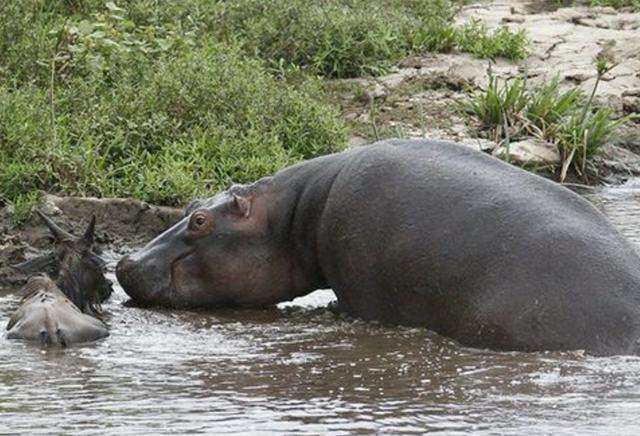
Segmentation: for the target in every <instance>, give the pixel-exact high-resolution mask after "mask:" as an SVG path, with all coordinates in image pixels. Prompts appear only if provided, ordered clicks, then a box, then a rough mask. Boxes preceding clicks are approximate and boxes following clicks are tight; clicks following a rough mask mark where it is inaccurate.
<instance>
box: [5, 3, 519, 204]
mask: <svg viewBox="0 0 640 436" xmlns="http://www.w3.org/2000/svg"><path fill="white" fill-rule="evenodd" d="M463 2H464V0H390V1H387V0H327V1H322V2H307V1H304V0H291V1H289V0H233V1H222V0H219V1H209V0H184V1H181V2H157V1H155V0H134V1H130V2H124V1H105V0H33V1H29V2H26V1H17V2H0V16H1V17H2V19H0V205H2V204H3V203H4V204H6V203H9V204H11V205H13V207H14V209H15V210H16V212H17V214H18V215H20V216H23V215H25V214H26V213H27V212H28V210H29V209H30V206H31V204H32V203H33V202H34V201H36V200H37V198H38V195H39V194H38V192H40V191H42V190H44V191H49V192H57V193H64V194H71V195H95V196H133V197H137V198H140V199H143V200H146V201H151V202H156V203H161V204H172V205H175V204H181V203H184V202H185V201H186V200H187V199H189V198H191V197H193V196H197V195H206V194H208V193H210V192H211V191H214V190H218V189H220V188H223V187H225V186H227V185H228V184H230V183H231V182H232V181H234V182H246V181H250V180H253V179H256V178H259V177H261V176H263V175H265V174H268V173H272V172H275V171H276V170H278V169H279V168H281V167H282V166H285V165H288V164H291V163H293V162H296V161H298V160H300V159H305V158H311V157H314V156H317V155H321V154H325V153H329V152H333V151H335V150H339V149H341V148H342V147H344V145H345V142H346V128H345V126H344V124H343V122H342V120H341V119H340V115H339V113H338V111H337V110H336V109H334V107H333V106H332V105H331V104H330V103H329V102H328V101H329V100H328V99H327V97H326V96H325V95H324V91H323V87H322V86H321V85H320V83H319V79H318V78H317V76H318V75H321V76H325V77H353V76H360V75H366V74H379V73H381V72H383V71H386V70H387V69H388V68H389V67H390V66H391V65H392V64H393V63H395V62H396V61H398V60H399V59H400V58H402V57H405V56H407V55H409V54H412V53H418V52H423V51H449V50H456V49H457V50H462V51H468V52H471V53H473V54H474V55H476V56H481V57H496V56H506V57H509V58H512V59H518V58H521V57H523V56H525V45H526V38H525V37H524V34H523V33H519V32H511V31H510V30H508V29H507V28H501V29H498V30H496V31H494V32H490V31H489V30H487V29H486V28H485V27H484V26H482V25H480V24H479V23H475V22H473V23H470V24H469V25H467V26H463V27H460V28H458V27H456V26H455V25H454V24H453V23H452V18H453V14H454V13H455V11H456V7H455V6H456V4H460V3H463Z"/></svg>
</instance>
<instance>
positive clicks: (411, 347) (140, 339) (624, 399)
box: [0, 182, 640, 434]
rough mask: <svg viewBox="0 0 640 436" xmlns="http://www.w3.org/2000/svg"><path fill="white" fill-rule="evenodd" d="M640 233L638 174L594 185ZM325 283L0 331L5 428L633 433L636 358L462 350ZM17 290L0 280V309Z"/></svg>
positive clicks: (639, 391)
mask: <svg viewBox="0 0 640 436" xmlns="http://www.w3.org/2000/svg"><path fill="white" fill-rule="evenodd" d="M591 198H592V199H593V201H594V202H595V203H596V204H597V205H598V207H600V208H601V209H602V210H603V211H605V213H607V214H608V215H609V216H610V217H611V219H612V220H613V221H614V222H615V224H616V225H617V226H619V227H620V229H621V230H622V232H623V233H624V234H625V235H627V236H628V237H629V238H630V239H631V240H633V241H634V242H636V243H640V183H639V182H632V183H629V184H627V185H624V186H622V187H616V188H608V189H604V190H602V191H601V192H598V193H597V194H595V195H593V196H591ZM332 299H333V294H332V293H331V292H330V291H319V292H316V293H314V294H312V295H310V296H307V297H305V298H303V299H299V300H297V301H296V302H294V303H289V304H285V305H281V306H280V307H278V308H273V309H271V310H266V311H257V310H256V311H232V310H227V311H221V312H216V313H193V312H168V311H158V310H149V309H140V308H129V307H123V306H122V303H123V302H124V301H125V300H126V297H125V294H124V293H123V292H122V290H121V289H118V291H117V292H116V294H115V296H114V298H113V299H112V300H111V302H110V303H109V304H107V305H106V309H107V310H108V311H109V312H110V313H111V317H110V318H109V320H108V321H109V324H110V326H111V336H110V337H109V338H107V339H106V340H103V341H101V342H99V343H97V344H94V345H89V346H81V347H73V348H70V349H67V350H45V349H41V348H40V347H36V346H32V345H26V344H24V343H21V342H14V341H7V340H6V339H4V338H2V339H0V433H12V434H15V433H18V432H23V433H33V432H36V431H45V432H53V433H60V432H74V433H84V434H104V433H105V431H106V432H109V433H154V434H157V433H177V432H203V433H205V432H215V433H224V432H230V433H232V432H242V433H274V432H285V433H287V432H288V433H296V434H298V433H309V434H317V433H325V432H334V433H360V432H383V433H400V432H402V433H412V432H415V433H421V432H424V431H425V430H444V431H446V432H448V433H456V432H460V433H462V432H468V431H474V432H475V433H478V434H493V433H501V434H509V433H511V434H521V433H523V432H525V431H526V432H528V433H546V434H548V433H553V434H563V433H564V434H576V433H582V434H584V433H586V432H592V433H594V434H597V433H602V432H606V433H614V432H616V433H618V434H632V433H635V432H636V431H637V428H638V427H637V426H638V423H639V422H640V359H639V358H636V357H612V358H592V357H584V356H581V355H580V354H579V353H537V354H525V353H494V352H489V351H482V350H470V349H465V348H461V347H460V346H458V345H456V344H455V343H452V342H450V341H448V340H445V339H443V338H440V337H438V336H436V335H434V334H431V333H429V332H427V331H425V330H422V329H410V328H387V327H381V326H378V325H374V324H366V323H362V322H358V321H351V320H347V319H342V318H340V317H338V316H336V315H334V314H332V313H331V312H329V311H328V310H326V309H325V308H324V307H325V306H326V305H327V303H328V302H329V301H331V300H332ZM17 301H18V296H17V295H15V294H13V293H8V294H7V293H5V294H2V295H0V320H1V322H3V323H4V322H6V318H7V317H8V315H9V314H10V313H11V312H12V310H13V309H14V308H15V307H16V305H17Z"/></svg>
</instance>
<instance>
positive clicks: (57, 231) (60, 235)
mask: <svg viewBox="0 0 640 436" xmlns="http://www.w3.org/2000/svg"><path fill="white" fill-rule="evenodd" d="M36 213H37V214H38V215H39V216H40V218H42V221H44V223H45V224H46V225H47V227H48V228H49V231H51V234H52V235H53V237H54V238H55V240H56V242H61V241H65V240H69V239H73V236H71V234H70V233H68V232H65V231H64V230H62V229H61V228H60V227H58V225H57V224H56V223H54V222H53V221H52V220H51V219H50V218H49V217H48V216H46V215H45V214H44V213H42V212H41V211H39V210H36Z"/></svg>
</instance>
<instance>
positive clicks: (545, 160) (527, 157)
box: [493, 138, 560, 164]
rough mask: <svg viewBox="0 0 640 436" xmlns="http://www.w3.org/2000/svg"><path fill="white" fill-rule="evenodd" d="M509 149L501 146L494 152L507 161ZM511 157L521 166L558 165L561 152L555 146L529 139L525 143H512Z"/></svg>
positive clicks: (510, 148)
mask: <svg viewBox="0 0 640 436" xmlns="http://www.w3.org/2000/svg"><path fill="white" fill-rule="evenodd" d="M506 154H507V147H505V146H500V147H498V148H496V149H495V150H494V151H493V155H494V156H497V157H500V158H502V159H506ZM509 157H510V159H511V160H513V161H515V162H518V163H520V164H558V163H560V152H559V151H558V147H556V146H555V144H552V143H550V142H546V141H541V140H539V139H535V138H528V139H525V140H523V141H517V142H512V143H511V144H510V145H509Z"/></svg>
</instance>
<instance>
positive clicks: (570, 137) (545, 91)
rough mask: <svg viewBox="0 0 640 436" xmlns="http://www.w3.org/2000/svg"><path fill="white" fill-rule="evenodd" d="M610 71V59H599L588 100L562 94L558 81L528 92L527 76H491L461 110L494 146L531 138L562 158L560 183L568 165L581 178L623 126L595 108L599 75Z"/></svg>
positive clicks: (576, 90) (605, 110)
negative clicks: (553, 147) (477, 123)
mask: <svg viewBox="0 0 640 436" xmlns="http://www.w3.org/2000/svg"><path fill="white" fill-rule="evenodd" d="M614 67H615V65H614V64H611V63H610V61H609V60H607V59H604V58H601V59H598V61H597V65H596V68H597V79H596V82H595V85H594V88H593V90H592V92H591V94H590V96H589V98H587V97H586V96H585V95H584V93H583V92H582V91H581V90H580V89H579V88H573V89H569V90H566V91H561V90H560V89H559V82H558V78H557V77H556V78H555V79H553V80H551V81H550V82H548V83H545V84H542V85H540V86H537V87H533V88H531V89H529V87H528V86H527V83H526V78H525V77H518V78H515V79H513V80H508V81H503V82H500V80H498V79H497V78H496V77H495V76H494V75H493V74H492V73H491V71H489V85H488V86H487V89H486V90H484V91H481V92H478V93H476V94H475V95H473V96H472V97H471V98H470V101H469V102H467V103H466V104H465V109H466V110H467V111H468V112H469V113H471V114H473V115H474V116H475V117H476V118H477V119H478V121H480V123H481V126H482V128H483V129H485V130H488V131H489V132H491V133H490V134H491V135H492V137H493V139H494V140H495V141H496V142H502V143H505V144H507V145H508V143H509V142H510V141H512V140H514V139H518V138H522V137H527V136H535V137H538V138H540V139H542V140H545V141H549V142H551V143H553V144H555V145H556V146H557V147H558V151H559V152H560V156H561V168H560V179H561V180H564V179H565V177H566V175H567V171H568V169H569V168H570V167H571V166H573V168H574V169H575V170H576V172H577V173H578V174H579V175H584V174H585V167H586V164H587V161H588V159H589V158H590V157H592V156H593V155H595V154H596V153H597V152H598V150H599V149H600V147H602V146H603V145H604V144H606V143H607V141H608V140H609V139H610V137H611V135H612V134H613V133H614V131H615V130H616V128H617V127H618V126H619V125H620V124H622V123H624V122H625V121H626V118H622V119H617V120H616V119H614V118H613V111H612V110H611V109H609V108H607V107H604V108H594V107H593V98H594V96H595V93H596V90H597V88H598V84H599V83H600V80H601V79H602V76H604V74H606V73H607V72H609V71H610V70H611V69H613V68H614Z"/></svg>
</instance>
